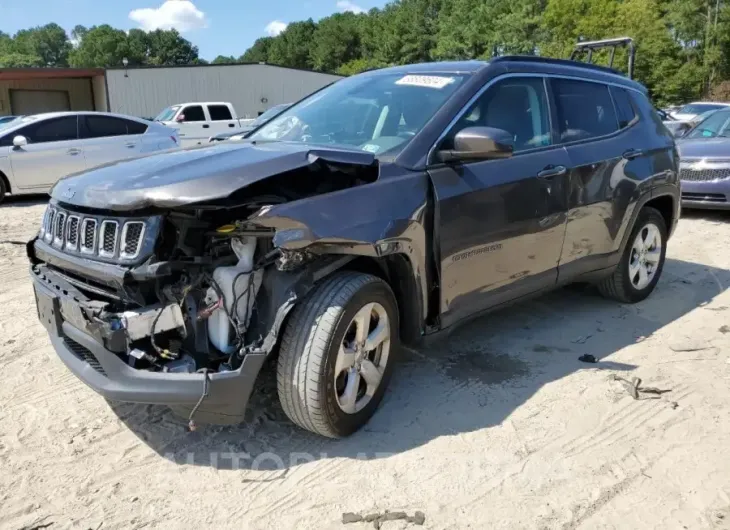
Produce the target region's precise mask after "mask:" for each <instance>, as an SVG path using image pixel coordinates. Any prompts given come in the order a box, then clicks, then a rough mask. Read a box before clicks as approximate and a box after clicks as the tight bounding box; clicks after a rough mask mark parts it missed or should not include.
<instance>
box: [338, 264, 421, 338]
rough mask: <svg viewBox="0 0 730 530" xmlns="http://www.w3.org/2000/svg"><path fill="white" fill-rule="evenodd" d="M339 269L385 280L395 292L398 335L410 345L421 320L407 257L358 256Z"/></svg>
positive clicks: (417, 336) (417, 298) (411, 271)
mask: <svg viewBox="0 0 730 530" xmlns="http://www.w3.org/2000/svg"><path fill="white" fill-rule="evenodd" d="M343 269H347V270H353V271H357V272H362V273H365V274H372V275H373V276H377V277H378V278H380V279H382V280H383V281H384V282H385V283H387V284H388V285H389V286H390V288H391V289H392V291H393V294H394V295H395V300H396V305H397V307H398V317H399V322H400V330H399V331H400V338H401V341H402V342H403V343H404V344H414V343H415V342H417V341H418V340H419V338H420V337H421V335H422V331H423V325H424V321H423V319H422V317H421V315H422V314H423V307H422V302H421V296H420V289H419V285H418V283H417V281H416V277H417V275H416V274H414V271H413V266H412V264H411V262H410V260H409V259H408V258H407V257H406V256H405V255H403V254H391V255H389V256H385V257H381V258H374V257H369V256H358V257H356V258H355V259H353V260H351V261H349V262H348V263H346V264H345V265H344V266H343Z"/></svg>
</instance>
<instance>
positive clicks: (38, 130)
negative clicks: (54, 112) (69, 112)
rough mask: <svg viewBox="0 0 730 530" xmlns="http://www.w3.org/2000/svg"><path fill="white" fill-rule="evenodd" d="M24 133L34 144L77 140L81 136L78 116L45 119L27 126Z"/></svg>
mask: <svg viewBox="0 0 730 530" xmlns="http://www.w3.org/2000/svg"><path fill="white" fill-rule="evenodd" d="M19 134H20V133H19ZM22 134H23V136H25V137H26V138H27V139H28V141H29V142H30V143H34V144H38V143H46V142H63V141H68V140H77V139H78V137H79V135H78V124H77V121H76V116H65V117H63V118H55V119H52V120H45V121H42V122H39V123H36V124H34V125H30V126H28V127H26V128H25V129H23V133H22Z"/></svg>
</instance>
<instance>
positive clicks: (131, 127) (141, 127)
mask: <svg viewBox="0 0 730 530" xmlns="http://www.w3.org/2000/svg"><path fill="white" fill-rule="evenodd" d="M146 132H147V125H145V124H144V123H140V122H138V121H132V120H127V134H144V133H146Z"/></svg>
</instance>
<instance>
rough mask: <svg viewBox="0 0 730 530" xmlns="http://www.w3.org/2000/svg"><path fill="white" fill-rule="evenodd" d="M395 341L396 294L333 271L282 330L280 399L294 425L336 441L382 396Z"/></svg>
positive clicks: (372, 280)
mask: <svg viewBox="0 0 730 530" xmlns="http://www.w3.org/2000/svg"><path fill="white" fill-rule="evenodd" d="M399 346H400V343H399V334H398V309H397V304H396V301H395V296H394V295H393V292H392V291H391V289H390V287H389V286H388V284H387V283H385V282H384V281H383V280H381V279H380V278H377V277H375V276H371V275H369V274H362V273H357V272H339V273H336V274H334V275H332V276H331V277H330V278H328V279H326V280H325V281H324V282H323V283H322V284H321V285H319V286H318V287H316V288H315V289H314V291H312V292H311V293H310V294H309V295H308V296H307V298H305V299H304V300H303V301H302V302H301V303H300V304H298V305H297V306H296V307H295V308H294V309H293V311H292V314H291V316H290V318H289V320H288V323H287V325H286V329H285V330H284V335H283V337H282V341H281V348H280V351H279V361H278V366H277V388H278V393H279V400H280V401H281V406H282V408H283V409H284V412H285V413H286V415H287V416H288V417H289V419H291V420H292V421H293V422H294V423H296V424H297V425H299V426H300V427H302V428H304V429H307V430H310V431H312V432H315V433H317V434H320V435H322V436H327V437H329V438H342V437H345V436H348V435H350V434H352V433H353V432H355V431H357V430H358V429H359V428H360V427H362V426H363V425H364V424H365V423H367V421H368V420H369V419H370V418H371V416H372V415H373V414H374V413H375V410H376V409H377V407H378V404H379V403H380V400H381V399H382V398H383V394H384V392H385V389H386V387H387V385H388V381H389V379H390V376H391V373H392V370H393V364H394V361H395V356H396V354H397V351H398V348H399Z"/></svg>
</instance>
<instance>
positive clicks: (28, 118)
mask: <svg viewBox="0 0 730 530" xmlns="http://www.w3.org/2000/svg"><path fill="white" fill-rule="evenodd" d="M37 119H38V117H37V116H22V117H18V118H13V119H12V120H10V121H6V122H0V130H1V129H7V128H9V127H15V126H16V125H22V124H24V123H28V122H31V121H34V120H37Z"/></svg>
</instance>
